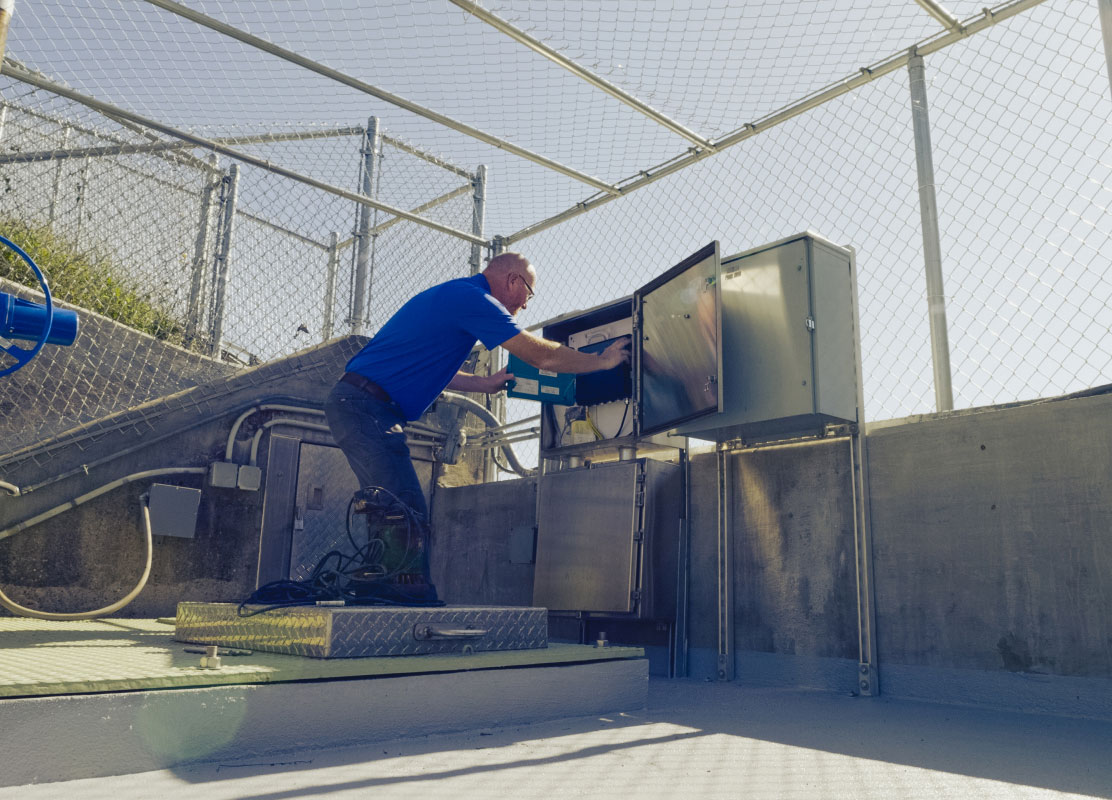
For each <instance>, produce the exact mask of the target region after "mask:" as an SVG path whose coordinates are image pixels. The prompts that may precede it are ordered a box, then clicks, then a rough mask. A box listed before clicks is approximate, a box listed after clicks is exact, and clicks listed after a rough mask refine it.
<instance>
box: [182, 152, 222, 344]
mask: <svg viewBox="0 0 1112 800" xmlns="http://www.w3.org/2000/svg"><path fill="white" fill-rule="evenodd" d="M208 163H209V166H210V167H211V168H212V172H209V173H206V174H205V176H204V181H205V188H204V189H202V190H201V218H200V220H199V223H198V226H197V238H196V240H195V241H194V244H193V268H192V276H191V278H190V281H189V305H188V306H186V309H187V310H186V319H185V338H186V344H190V343H192V342H193V340H194V338H196V336H197V332H198V331H200V330H201V324H202V319H201V318H202V317H203V316H204V305H203V303H202V302H201V293H202V290H203V289H204V286H205V265H206V259H205V255H206V254H207V253H208V245H209V230H210V228H211V227H212V195H213V193H214V192H215V191H216V187H217V186H218V185H219V184H220V182H221V181H219V180H214V179H213V176H214V175H215V174H216V173H218V172H219V169H220V166H219V164H220V162H219V160H218V159H217V157H216V153H211V154H210V155H209V158H208Z"/></svg>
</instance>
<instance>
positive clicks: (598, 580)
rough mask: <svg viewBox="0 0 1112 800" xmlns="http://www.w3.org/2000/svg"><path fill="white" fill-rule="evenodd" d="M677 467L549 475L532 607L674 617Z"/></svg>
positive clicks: (541, 499) (636, 464)
mask: <svg viewBox="0 0 1112 800" xmlns="http://www.w3.org/2000/svg"><path fill="white" fill-rule="evenodd" d="M680 487H681V482H680V467H679V466H678V465H676V464H670V463H667V462H663V461H653V460H650V459H644V458H640V459H632V460H628V461H616V462H611V463H607V464H600V465H596V466H592V467H590V468H587V467H581V468H579V469H569V470H564V471H561V472H555V473H550V474H546V475H544V476H543V478H542V479H541V481H540V483H539V488H538V498H537V503H538V506H537V513H538V516H537V519H538V526H539V535H538V539H537V555H536V572H535V576H534V581H533V604H534V605H537V606H544V607H546V608H548V609H550V610H552V611H568V610H572V611H587V612H591V613H596V614H606V615H619V616H631V617H636V618H639V619H674V618H675V611H676V570H677V550H678V547H677V544H678V537H679V521H680V517H681V503H682V497H681V493H680Z"/></svg>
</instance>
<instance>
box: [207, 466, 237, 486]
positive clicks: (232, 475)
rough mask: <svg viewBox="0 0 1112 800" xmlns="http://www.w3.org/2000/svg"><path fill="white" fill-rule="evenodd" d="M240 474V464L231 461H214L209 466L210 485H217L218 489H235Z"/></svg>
mask: <svg viewBox="0 0 1112 800" xmlns="http://www.w3.org/2000/svg"><path fill="white" fill-rule="evenodd" d="M238 474H239V464H235V463H233V462H231V461H214V462H212V465H211V466H210V467H209V486H215V487H216V488H217V489H234V488H236V476H237V475H238Z"/></svg>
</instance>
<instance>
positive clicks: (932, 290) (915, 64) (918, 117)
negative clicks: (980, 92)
mask: <svg viewBox="0 0 1112 800" xmlns="http://www.w3.org/2000/svg"><path fill="white" fill-rule="evenodd" d="M907 70H908V77H909V79H910V80H909V83H910V85H911V120H912V128H913V130H914V134H915V166H916V170H917V173H918V179H919V213H920V216H921V219H922V223H923V225H922V230H923V261H924V267H925V271H926V277H927V312H928V318H929V320H930V331H931V363H932V364H933V366H934V403H935V410H936V411H952V410H953V408H954V389H953V384H952V373H951V371H950V338H949V334H948V331H947V324H946V294H945V292H943V290H942V245H941V243H940V239H941V237H940V234H939V230H938V200H937V198H936V197H935V192H934V158H933V156H932V154H931V127H930V119H929V116H928V114H927V81H926V73H925V70H924V67H923V57H922V56H921V55H919V54H918V53H916V54H915V55H913V56H912V57H911V58H910V59H909V60H908V63H907Z"/></svg>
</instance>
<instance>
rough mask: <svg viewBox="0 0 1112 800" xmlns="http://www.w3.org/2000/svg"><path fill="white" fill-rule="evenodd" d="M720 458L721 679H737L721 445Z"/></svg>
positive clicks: (724, 459) (725, 456) (726, 467)
mask: <svg viewBox="0 0 1112 800" xmlns="http://www.w3.org/2000/svg"><path fill="white" fill-rule="evenodd" d="M715 455H716V456H717V458H718V468H717V474H718V680H720V681H732V680H733V679H734V560H733V557H732V555H733V554H732V553H731V552H730V525H729V522H730V517H729V507H730V481H729V464H730V461H729V454H728V452H727V450H726V446H725V445H724V444H719V445H718V448H717V451H716V453H715Z"/></svg>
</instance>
